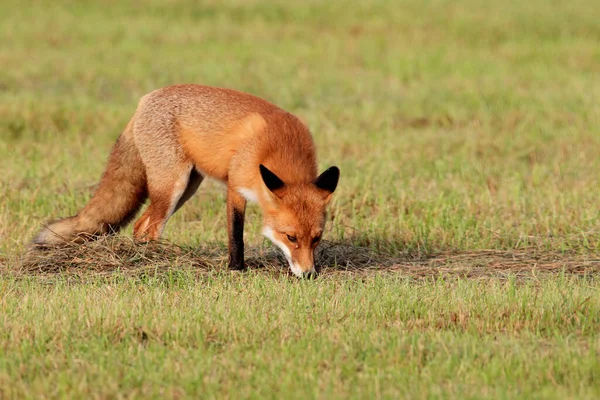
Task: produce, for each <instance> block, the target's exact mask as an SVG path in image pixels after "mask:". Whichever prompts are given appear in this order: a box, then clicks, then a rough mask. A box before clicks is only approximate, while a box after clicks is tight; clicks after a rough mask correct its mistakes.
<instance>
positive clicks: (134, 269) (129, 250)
mask: <svg viewBox="0 0 600 400" xmlns="http://www.w3.org/2000/svg"><path fill="white" fill-rule="evenodd" d="M316 259H317V261H316V263H317V266H318V267H319V268H320V271H321V275H324V276H329V275H339V274H371V273H376V272H389V273H398V274H402V275H405V276H409V277H413V278H423V277H435V276H460V277H466V278H482V277H497V278H498V277H499V278H501V277H507V276H517V277H535V275H536V274H540V273H556V272H564V273H569V274H576V275H589V274H596V273H598V272H600V257H596V256H595V255H590V254H583V255H582V254H577V253H575V252H571V253H568V252H558V251H554V252H539V251H536V250H535V249H529V250H513V251H502V250H479V251H472V252H457V253H452V252H444V253H439V254H434V255H416V254H410V253H405V254H402V255H387V254H381V253H377V252H375V251H373V250H372V249H370V248H367V247H359V246H354V245H350V244H347V243H336V242H328V241H327V242H324V243H323V244H322V245H321V246H320V247H319V249H318V251H317V257H316ZM4 264H5V268H4V269H5V272H6V273H10V274H14V275H17V276H19V275H20V276H23V275H54V274H62V275H90V274H91V275H106V274H112V273H115V272H119V273H125V274H127V275H138V274H148V273H164V272H168V271H175V270H183V269H185V270H191V271H193V272H194V273H196V274H206V273H211V272H218V271H225V270H226V269H227V249H226V248H225V247H224V246H223V245H219V244H210V243H209V244H205V245H202V246H198V247H192V246H179V245H176V244H174V243H171V242H168V241H158V242H153V243H149V244H136V243H135V242H134V241H132V240H131V239H129V238H126V237H123V236H114V237H102V238H100V239H98V240H95V241H90V242H87V243H84V244H67V245H63V246H58V247H51V248H31V249H29V250H28V251H27V252H26V253H25V254H22V255H21V256H20V257H19V258H18V259H16V260H15V262H13V263H9V262H8V261H4ZM11 264H12V265H11ZM246 264H247V266H248V267H249V268H251V269H252V270H255V271H260V272H261V273H266V274H269V275H281V274H289V270H288V268H287V263H286V261H285V260H284V258H283V256H282V255H281V254H280V253H279V252H278V250H277V249H275V248H273V247H266V246H260V247H251V248H249V249H248V250H247V251H246Z"/></svg>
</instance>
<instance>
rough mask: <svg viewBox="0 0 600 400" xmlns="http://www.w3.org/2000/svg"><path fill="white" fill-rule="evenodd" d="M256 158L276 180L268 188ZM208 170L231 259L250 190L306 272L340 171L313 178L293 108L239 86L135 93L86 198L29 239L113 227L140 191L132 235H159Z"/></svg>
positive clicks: (42, 240) (69, 237) (237, 258)
mask: <svg viewBox="0 0 600 400" xmlns="http://www.w3.org/2000/svg"><path fill="white" fill-rule="evenodd" d="M261 165H262V166H264V167H265V169H267V170H268V171H270V172H271V173H272V174H273V175H274V178H272V179H274V181H273V182H279V183H281V185H279V186H278V187H277V188H274V187H272V188H271V189H272V190H271V189H270V188H269V187H268V185H267V184H266V181H264V177H263V176H262V175H261V169H260V168H259V166H261ZM330 172H331V171H330ZM206 176H208V177H212V178H214V179H217V180H220V181H222V182H225V183H226V184H227V186H228V195H227V210H228V221H229V222H228V230H229V238H230V243H229V245H230V264H231V266H232V267H233V268H241V267H243V241H242V242H241V243H240V241H241V238H242V232H243V220H244V212H245V208H246V200H247V199H250V200H252V201H256V202H257V203H258V204H259V205H260V207H261V208H262V210H263V215H264V221H265V234H267V236H268V237H269V238H271V240H273V241H274V242H275V243H276V244H277V245H278V246H279V247H280V248H282V250H283V251H284V253H286V256H287V257H288V260H289V261H290V266H291V267H292V270H293V271H294V272H295V273H297V274H299V275H301V274H302V273H304V272H312V271H314V260H313V252H314V248H315V247H316V244H317V242H315V241H314V239H315V237H319V238H320V235H321V232H322V230H323V225H324V222H325V207H326V205H327V203H328V202H329V199H330V197H331V193H332V192H333V190H335V186H336V185H337V177H338V176H339V170H337V168H335V171H333V173H332V174H329V175H328V176H327V177H326V178H327V179H325V181H327V182H325V184H323V180H322V181H319V182H321V183H318V179H320V178H321V177H322V176H323V175H322V176H321V177H317V163H316V153H315V146H314V143H313V140H312V136H311V134H310V131H309V130H308V128H307V127H306V125H305V124H304V123H303V122H301V121H300V120H299V119H298V118H296V117H295V116H293V115H292V114H289V113H287V112H286V111H284V110H282V109H280V108H278V107H276V106H275V105H273V104H271V103H269V102H267V101H266V100H263V99H260V98H258V97H255V96H252V95H249V94H246V93H241V92H237V91H234V90H230V89H221V88H214V87H209V86H201V85H177V86H169V87H165V88H162V89H158V90H155V91H153V92H151V93H149V94H147V95H145V96H144V97H142V99H141V100H140V102H139V104H138V108H137V110H136V112H135V114H134V116H133V118H132V119H131V121H130V122H129V124H128V125H127V127H126V129H125V131H124V132H123V134H122V135H121V136H120V137H119V139H118V141H117V143H116V144H115V146H114V148H113V150H112V153H111V155H110V158H109V160H108V164H107V167H106V170H105V172H104V174H103V177H102V179H101V181H100V185H99V187H98V189H97V191H96V192H95V193H94V195H93V197H92V199H91V200H90V202H89V203H88V204H87V205H86V206H85V207H84V208H83V209H82V210H81V211H80V212H79V213H78V214H77V215H76V216H74V217H71V218H67V219H64V220H61V221H57V222H54V223H52V224H49V225H48V226H46V227H45V228H44V229H43V230H42V231H41V232H40V233H39V234H38V235H37V236H36V238H35V239H34V242H35V243H37V244H40V245H45V244H55V243H60V242H64V241H73V240H81V238H82V237H90V236H93V235H98V234H107V233H111V232H116V231H118V230H119V229H120V228H121V227H123V226H124V225H125V224H127V223H128V222H129V221H130V220H131V218H132V217H133V216H134V215H135V213H136V212H137V211H138V209H139V208H140V206H141V204H142V203H143V201H144V200H145V199H146V197H149V199H150V205H149V206H148V209H147V210H146V211H145V212H144V213H143V214H142V216H141V217H140V218H139V219H138V220H137V222H136V223H135V226H134V237H135V238H136V239H137V240H155V239H158V238H160V236H161V235H162V231H163V229H164V226H165V224H166V223H167V220H168V219H169V217H170V216H171V215H172V214H173V213H174V212H175V211H176V210H177V209H179V208H180V207H181V206H182V205H183V203H185V201H187V200H188V199H189V198H190V197H191V196H192V195H193V194H194V193H195V191H196V190H197V189H198V186H199V185H200V183H201V182H202V179H203V177H206ZM315 182H317V183H315ZM319 185H320V187H319ZM323 185H325V186H323ZM288 236H290V237H295V238H296V240H295V241H294V242H291V241H290V240H288ZM234 264H235V265H234Z"/></svg>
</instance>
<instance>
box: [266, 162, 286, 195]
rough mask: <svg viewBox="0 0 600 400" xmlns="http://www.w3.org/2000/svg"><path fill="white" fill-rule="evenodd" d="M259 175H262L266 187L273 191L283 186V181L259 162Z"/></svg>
mask: <svg viewBox="0 0 600 400" xmlns="http://www.w3.org/2000/svg"><path fill="white" fill-rule="evenodd" d="M260 176H262V179H263V182H264V183H265V185H267V188H268V189H269V190H270V191H271V192H273V191H275V190H279V189H281V188H283V186H285V184H284V183H283V181H282V180H281V179H279V177H278V176H277V175H275V174H274V173H272V172H271V171H269V169H268V168H267V167H265V166H264V165H262V164H260Z"/></svg>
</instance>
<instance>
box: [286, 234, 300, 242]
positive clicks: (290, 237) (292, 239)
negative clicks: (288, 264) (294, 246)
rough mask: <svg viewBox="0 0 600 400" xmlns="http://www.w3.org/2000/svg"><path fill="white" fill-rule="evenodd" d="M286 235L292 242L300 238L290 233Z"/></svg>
mask: <svg viewBox="0 0 600 400" xmlns="http://www.w3.org/2000/svg"><path fill="white" fill-rule="evenodd" d="M286 236H287V238H288V240H289V241H290V242H292V243H296V240H298V239H296V236H290V235H286Z"/></svg>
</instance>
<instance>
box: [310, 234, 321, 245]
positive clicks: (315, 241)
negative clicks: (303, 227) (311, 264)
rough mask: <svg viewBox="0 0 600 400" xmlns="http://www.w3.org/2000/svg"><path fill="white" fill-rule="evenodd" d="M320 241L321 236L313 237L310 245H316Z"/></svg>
mask: <svg viewBox="0 0 600 400" xmlns="http://www.w3.org/2000/svg"><path fill="white" fill-rule="evenodd" d="M320 241H321V236H315V237H314V238H313V240H312V244H317V243H319V242H320Z"/></svg>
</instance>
